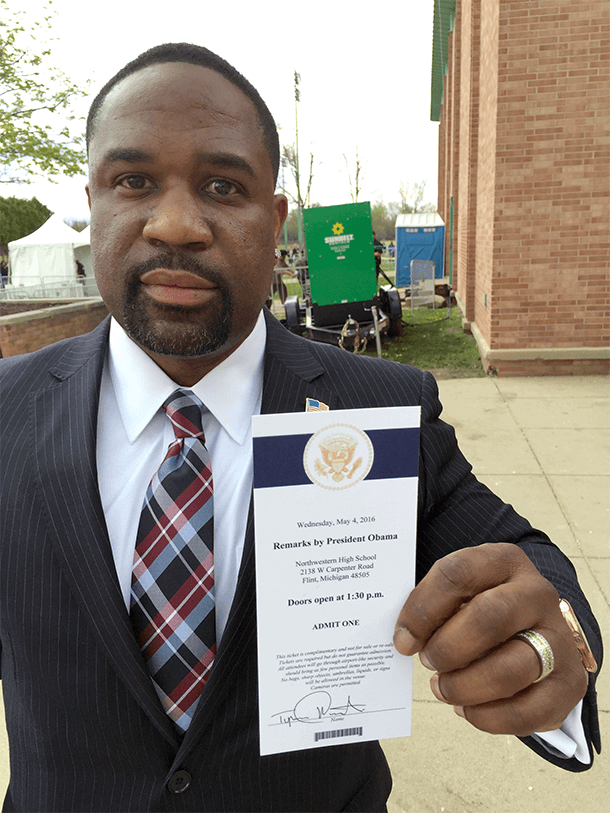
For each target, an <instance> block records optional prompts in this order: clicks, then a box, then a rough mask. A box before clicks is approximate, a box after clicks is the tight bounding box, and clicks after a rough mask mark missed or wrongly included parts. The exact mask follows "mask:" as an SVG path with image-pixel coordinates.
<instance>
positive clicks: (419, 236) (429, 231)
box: [396, 212, 445, 288]
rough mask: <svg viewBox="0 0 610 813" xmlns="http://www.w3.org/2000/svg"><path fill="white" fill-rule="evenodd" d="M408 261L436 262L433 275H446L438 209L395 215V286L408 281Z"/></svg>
mask: <svg viewBox="0 0 610 813" xmlns="http://www.w3.org/2000/svg"><path fill="white" fill-rule="evenodd" d="M411 260H428V261H430V262H433V263H434V265H435V269H434V278H435V279H442V278H443V277H444V275H445V224H444V223H443V220H442V218H441V216H440V215H439V213H438V212H420V213H418V214H413V215H398V217H397V218H396V287H397V288H405V287H407V286H409V285H410V284H411Z"/></svg>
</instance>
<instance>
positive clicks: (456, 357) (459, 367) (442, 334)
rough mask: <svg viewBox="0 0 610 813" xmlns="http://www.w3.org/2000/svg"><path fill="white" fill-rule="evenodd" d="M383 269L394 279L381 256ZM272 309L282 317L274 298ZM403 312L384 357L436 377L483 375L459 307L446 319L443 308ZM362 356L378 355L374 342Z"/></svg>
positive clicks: (294, 288) (295, 291)
mask: <svg viewBox="0 0 610 813" xmlns="http://www.w3.org/2000/svg"><path fill="white" fill-rule="evenodd" d="M382 268H383V270H384V271H385V273H386V274H387V275H388V276H389V277H390V279H393V278H394V263H393V261H392V260H388V259H387V258H386V257H384V259H383V263H382ZM284 282H285V284H286V287H287V289H288V295H289V296H300V295H301V286H300V285H299V283H298V282H297V281H296V280H294V279H291V278H290V277H288V276H284ZM273 311H274V313H275V314H276V316H278V317H279V318H282V317H283V316H284V309H283V308H282V307H281V305H280V303H279V300H278V299H277V297H276V301H275V302H274V308H273ZM402 315H403V323H404V324H403V332H402V336H397V337H395V338H387V339H383V340H382V342H381V350H382V356H383V358H384V359H389V360H390V361H398V362H400V363H402V364H412V365H413V366H414V367H419V368H420V369H421V370H429V371H430V372H431V373H433V374H434V375H435V377H436V378H439V379H444V378H484V377H485V371H484V370H483V365H482V364H481V359H480V358H479V352H478V350H477V345H476V342H475V340H474V338H473V337H472V336H471V335H470V334H469V333H465V332H464V330H463V329H462V323H461V319H462V316H461V312H460V310H459V308H457V307H455V306H454V307H453V308H452V309H451V317H450V318H449V319H448V318H447V310H446V309H445V308H442V309H440V310H432V309H431V308H416V309H415V311H414V312H413V315H411V309H410V308H405V309H403V312H402ZM365 355H367V356H376V355H377V351H376V349H375V343H374V342H369V344H368V347H367V349H366V351H365Z"/></svg>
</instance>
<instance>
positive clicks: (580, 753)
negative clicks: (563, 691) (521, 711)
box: [532, 700, 591, 765]
mask: <svg viewBox="0 0 610 813" xmlns="http://www.w3.org/2000/svg"><path fill="white" fill-rule="evenodd" d="M581 713H582V700H581V701H580V703H579V704H578V705H577V706H576V708H575V709H572V711H571V712H570V713H569V714H568V716H567V717H566V719H565V720H564V722H563V725H562V726H561V728H558V729H557V730H556V731H544V732H542V733H537V734H532V736H533V738H534V739H535V740H537V741H538V742H539V743H540V744H541V745H543V746H544V747H545V748H546V750H547V751H548V752H549V753H550V754H553V756H556V757H560V758H561V757H563V758H565V759H571V758H572V757H576V759H577V760H578V761H579V762H582V763H583V765H589V764H590V763H591V757H590V756H589V747H588V746H587V740H586V737H585V730H584V728H583V725H582V720H581Z"/></svg>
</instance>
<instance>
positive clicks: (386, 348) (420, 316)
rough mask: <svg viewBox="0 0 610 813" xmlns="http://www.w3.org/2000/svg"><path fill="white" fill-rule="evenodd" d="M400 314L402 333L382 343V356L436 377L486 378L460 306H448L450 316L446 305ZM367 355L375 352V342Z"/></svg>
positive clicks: (407, 310)
mask: <svg viewBox="0 0 610 813" xmlns="http://www.w3.org/2000/svg"><path fill="white" fill-rule="evenodd" d="M402 314H403V323H404V325H403V333H402V336H397V337H395V338H391V339H390V338H388V339H385V340H383V341H382V343H381V351H382V356H383V358H384V359H389V360H390V361H399V362H401V363H402V364H412V365H413V366H414V367H419V368H420V369H421V370H429V371H430V372H431V373H433V374H434V375H435V376H436V377H437V378H483V377H485V371H484V370H483V365H482V364H481V359H480V357H479V352H478V350H477V345H476V342H475V340H474V339H473V337H472V336H471V335H470V334H469V333H465V332H464V330H463V329H462V321H461V320H462V316H461V313H460V310H459V308H456V307H453V308H452V309H451V317H450V318H449V319H448V318H447V310H446V309H445V308H443V309H441V310H432V309H430V308H416V309H415V311H414V312H413V315H411V310H410V309H405V310H403V312H402ZM366 355H373V356H375V355H377V352H376V350H375V347H374V345H373V347H372V348H371V347H370V345H369V348H367V351H366Z"/></svg>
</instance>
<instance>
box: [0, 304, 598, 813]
mask: <svg viewBox="0 0 610 813" xmlns="http://www.w3.org/2000/svg"><path fill="white" fill-rule="evenodd" d="M267 321H268V344H267V352H266V368H265V384H264V393H263V411H264V412H291V411H302V410H303V409H304V403H305V398H306V397H307V396H312V397H315V398H319V399H320V400H322V401H324V402H326V403H327V404H329V405H330V407H331V409H341V408H351V407H370V406H383V405H402V404H406V405H415V404H421V406H422V414H423V425H422V435H421V439H422V440H421V457H420V493H419V541H418V546H419V547H418V577H421V576H422V575H423V574H424V573H425V572H426V571H427V570H428V568H429V567H430V566H431V564H432V563H433V562H434V561H435V560H436V559H438V558H439V557H441V556H443V555H445V554H447V553H449V552H450V551H452V550H454V549H456V548H460V547H463V546H467V545H476V544H478V543H481V542H485V541H516V542H519V543H520V544H521V545H522V546H523V547H524V549H525V550H526V552H527V553H528V554H529V555H530V556H531V557H532V558H533V559H534V560H535V562H536V563H537V565H538V567H539V568H540V569H541V570H542V571H543V573H544V574H545V575H547V577H549V578H550V579H551V580H552V581H553V582H554V583H555V585H556V586H557V588H558V589H559V591H560V592H561V593H562V594H565V596H566V597H567V598H568V599H569V600H570V601H571V602H572V604H573V606H574V608H575V610H576V612H577V613H578V615H579V616H580V618H581V619H582V622H583V623H584V626H585V628H586V632H587V633H588V635H589V639H590V641H592V642H593V645H594V646H595V647H596V648H597V650H598V651H597V653H596V654H597V655H598V656H599V654H600V652H599V647H600V643H599V641H600V639H599V631H598V629H597V625H596V623H595V621H594V619H593V617H592V615H591V611H590V609H589V606H588V604H587V602H586V600H585V598H584V596H583V595H582V594H581V593H580V590H579V588H578V586H577V584H576V580H575V576H574V572H573V570H572V567H571V565H570V564H569V563H568V562H567V560H565V558H564V557H563V556H562V555H561V554H560V553H559V552H558V551H557V549H556V548H554V547H553V546H551V545H550V543H549V541H548V539H546V537H544V535H542V534H541V533H539V532H537V531H534V530H533V529H532V528H531V527H530V526H529V524H528V523H527V522H525V521H524V520H523V519H521V518H520V517H518V516H517V515H516V514H515V513H514V512H513V511H512V509H511V508H509V507H508V506H506V505H504V504H503V503H501V502H500V501H499V500H498V499H497V498H496V497H494V496H493V495H492V494H491V493H490V492H489V491H488V490H487V489H486V488H484V487H483V486H481V485H480V484H478V482H477V481H476V480H475V479H474V477H473V476H472V475H471V474H470V472H469V466H468V464H467V462H466V461H465V460H464V458H463V457H462V455H461V454H460V452H459V451H458V449H457V447H456V444H455V439H454V434H453V431H452V430H451V429H450V428H449V427H448V426H447V425H445V424H443V423H442V422H440V421H439V420H438V414H439V411H440V404H439V403H438V400H437V391H436V385H435V383H434V381H433V379H432V377H431V376H430V375H428V374H424V373H420V372H419V371H416V370H413V369H411V368H407V367H405V366H403V365H396V364H391V363H386V362H379V361H378V360H376V359H364V358H354V357H353V356H352V355H351V354H349V353H345V352H343V351H340V350H338V349H336V348H333V347H328V346H324V345H319V344H314V343H311V342H307V341H305V340H303V339H300V338H297V337H295V336H293V335H291V334H290V333H288V332H287V331H285V330H284V329H283V328H282V327H281V326H280V325H278V323H277V322H275V320H273V319H272V317H270V316H269V315H268V314H267ZM107 330H108V324H107V323H105V324H103V325H101V326H100V327H99V328H97V329H96V330H95V331H93V333H91V334H88V335H86V336H82V337H78V338H76V339H70V340H66V341H64V342H61V343H59V344H56V345H53V346H51V347H48V348H45V349H43V350H41V351H38V352H37V353H34V354H32V355H28V356H21V357H15V358H12V359H5V360H3V361H1V362H0V395H1V397H2V402H1V412H0V419H1V420H0V426H1V429H2V435H1V440H0V443H1V445H0V452H1V455H2V458H1V460H2V469H1V482H0V643H1V647H2V650H1V652H2V661H1V663H2V682H3V687H4V697H5V705H6V719H7V727H8V732H9V739H10V750H11V783H10V788H9V794H8V796H7V799H6V802H5V808H4V809H5V810H21V811H45V813H48V811H94V810H95V811H201V812H202V811H291V810H292V811H316V810H317V811H333V810H352V811H374V810H382V809H384V803H385V799H386V797H387V795H388V793H389V789H390V778H389V774H388V769H387V766H386V763H385V760H384V758H383V755H382V753H381V750H380V748H379V746H378V745H377V744H374V743H364V744H362V745H349V746H338V747H329V748H323V749H318V750H309V751H302V752H298V753H293V754H282V755H279V756H268V757H263V758H261V757H259V756H258V736H257V699H256V695H257V681H256V650H255V644H256V627H255V594H254V561H253V558H254V554H253V531H252V513H251V512H250V518H249V523H248V530H247V533H246V544H245V550H244V556H243V562H242V566H241V571H240V577H239V583H238V587H237V593H236V596H235V601H234V604H233V607H232V610H231V615H230V618H229V621H228V624H227V627H226V632H225V634H224V637H223V639H222V643H221V646H220V648H219V652H218V655H217V659H216V663H215V666H214V669H213V671H212V674H211V676H210V679H209V681H208V684H207V686H206V690H205V692H204V695H203V697H202V700H201V702H200V704H199V707H198V709H197V713H196V716H195V719H194V721H193V723H192V725H191V727H190V729H189V731H188V733H187V734H186V736H185V737H184V740H183V741H182V742H179V740H178V739H177V737H176V734H175V733H174V730H173V728H172V726H171V724H170V722H169V720H168V719H167V717H166V716H165V714H164V712H163V711H162V709H161V706H160V705H159V702H158V700H157V696H156V694H155V691H154V689H153V687H152V684H151V682H150V680H149V678H148V676H147V673H146V671H145V667H144V664H143V661H142V659H141V657H140V654H139V651H138V648H137V646H136V643H135V640H134V636H133V634H132V631H131V627H130V623H129V618H128V615H127V613H126V611H125V607H124V604H123V601H122V598H121V594H120V591H119V586H118V581H117V577H116V573H115V568H114V563H113V559H112V554H111V550H110V544H109V540H108V534H107V530H106V525H105V521H104V515H103V511H102V505H101V502H100V496H99V491H98V486H97V472H96V456H95V438H96V419H97V408H98V398H99V386H100V377H101V371H102V365H103V361H104V357H105V353H106V348H107ZM585 724H586V728H587V731H588V734H589V736H590V738H591V739H592V741H593V742H594V743H597V742H598V739H597V738H598V733H597V715H596V711H595V695H594V690H593V683H591V687H590V690H589V694H588V696H587V701H586V709H585ZM481 736H482V737H483V736H484V735H481ZM564 767H568V768H571V769H573V770H576V769H580V767H581V766H580V764H579V763H577V762H576V761H575V760H574V761H568V762H567V764H564ZM178 769H184V770H188V771H189V772H190V773H191V775H192V783H191V785H190V787H189V788H188V789H187V790H186V791H184V793H182V794H180V795H175V794H172V793H170V792H169V790H168V788H167V781H168V779H169V778H170V777H171V776H172V774H173V773H174V772H175V771H176V770H178Z"/></svg>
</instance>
